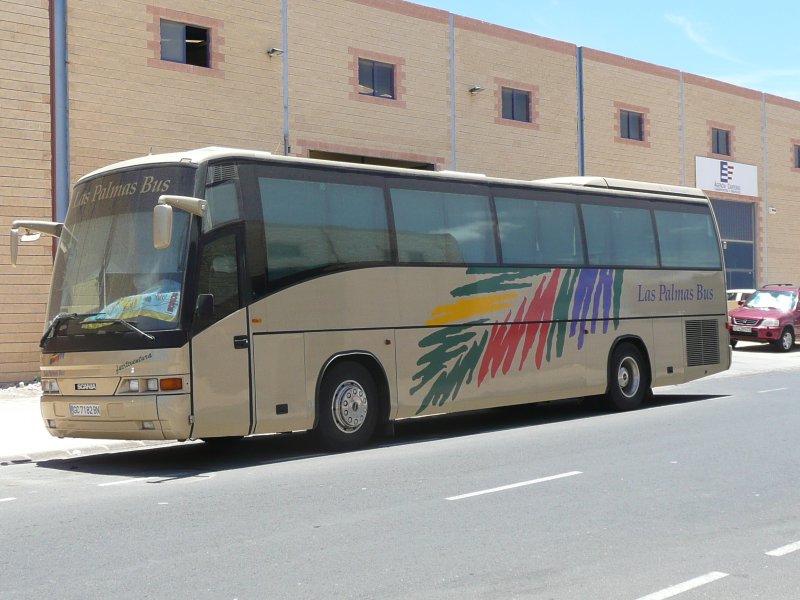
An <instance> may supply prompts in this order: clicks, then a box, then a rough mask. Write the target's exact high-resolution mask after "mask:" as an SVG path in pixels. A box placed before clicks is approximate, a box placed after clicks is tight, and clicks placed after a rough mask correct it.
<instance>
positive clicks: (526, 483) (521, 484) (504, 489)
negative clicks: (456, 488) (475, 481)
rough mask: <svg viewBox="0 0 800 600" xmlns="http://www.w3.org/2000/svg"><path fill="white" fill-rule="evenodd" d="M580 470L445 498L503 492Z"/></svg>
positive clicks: (569, 474) (460, 497) (562, 476)
mask: <svg viewBox="0 0 800 600" xmlns="http://www.w3.org/2000/svg"><path fill="white" fill-rule="evenodd" d="M581 473H582V471H570V472H569V473H561V474H560V475H551V476H550V477H541V478H539V479H531V480H530V481H521V482H520V483H512V484H511V485H502V486H500V487H496V488H492V489H490V490H481V491H479V492H470V493H469V494H461V495H460V496H450V497H449V498H445V500H463V499H464V498H472V497H473V496H483V495H484V494H493V493H494V492H504V491H506V490H512V489H514V488H518V487H522V486H525V485H533V484H534V483H543V482H545V481H553V480H554V479H563V478H564V477H572V476H573V475H580V474H581Z"/></svg>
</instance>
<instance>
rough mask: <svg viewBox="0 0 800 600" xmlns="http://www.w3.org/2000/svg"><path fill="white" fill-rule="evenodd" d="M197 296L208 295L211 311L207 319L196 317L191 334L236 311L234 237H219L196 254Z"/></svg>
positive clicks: (236, 265) (236, 289)
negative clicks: (211, 306)
mask: <svg viewBox="0 0 800 600" xmlns="http://www.w3.org/2000/svg"><path fill="white" fill-rule="evenodd" d="M197 294H198V297H200V295H202V294H208V295H210V296H211V298H212V300H213V307H214V309H213V313H212V314H211V315H203V316H199V317H198V318H197V319H196V321H195V323H194V331H195V333H196V332H198V331H201V330H202V329H205V328H206V327H208V326H209V325H211V324H213V323H216V322H217V321H219V320H220V319H223V318H224V317H227V316H228V315H229V314H231V313H233V312H234V311H236V310H238V309H239V308H240V305H241V304H240V294H239V267H238V263H237V259H236V234H235V233H231V234H227V235H223V236H220V237H218V238H216V239H214V240H212V241H209V242H207V243H206V244H205V245H204V246H203V249H202V251H201V254H200V266H199V273H198V285H197Z"/></svg>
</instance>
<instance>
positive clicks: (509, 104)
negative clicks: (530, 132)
mask: <svg viewBox="0 0 800 600" xmlns="http://www.w3.org/2000/svg"><path fill="white" fill-rule="evenodd" d="M502 96H503V118H504V119H510V120H512V121H522V122H523V123H530V122H531V93H530V92H526V91H524V90H515V89H513V88H507V87H504V88H503V90H502Z"/></svg>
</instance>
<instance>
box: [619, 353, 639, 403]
mask: <svg viewBox="0 0 800 600" xmlns="http://www.w3.org/2000/svg"><path fill="white" fill-rule="evenodd" d="M640 382H641V374H640V373H639V365H638V364H637V363H636V361H635V360H634V359H632V358H631V357H630V356H626V357H625V358H623V359H622V362H620V363H619V370H618V371H617V385H619V391H620V392H622V395H623V396H625V397H626V398H633V397H634V396H635V395H636V392H638V391H639V384H640Z"/></svg>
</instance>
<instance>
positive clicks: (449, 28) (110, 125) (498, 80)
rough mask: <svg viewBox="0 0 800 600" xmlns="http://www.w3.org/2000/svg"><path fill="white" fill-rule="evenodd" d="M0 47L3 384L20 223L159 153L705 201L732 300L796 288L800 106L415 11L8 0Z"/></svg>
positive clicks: (39, 271) (36, 311)
mask: <svg viewBox="0 0 800 600" xmlns="http://www.w3.org/2000/svg"><path fill="white" fill-rule="evenodd" d="M59 9H60V10H59ZM175 31H178V32H179V33H180V32H183V33H182V34H183V38H180V37H178V38H177V39H178V43H177V45H176V41H175V40H176V38H175V37H174V32H175ZM0 32H2V35H0V102H1V104H0V106H2V111H0V382H7V381H19V380H22V379H30V378H33V377H35V375H36V370H37V365H38V356H37V350H38V338H39V336H40V335H41V332H42V328H43V323H44V318H45V305H46V302H47V289H48V283H49V275H50V267H51V264H52V259H51V257H52V242H51V241H49V240H41V241H40V242H37V243H36V244H35V245H33V246H26V247H25V250H24V253H22V256H21V258H20V264H19V266H18V267H17V268H16V269H12V268H11V267H10V266H9V256H8V255H9V252H8V248H9V243H8V237H9V234H8V229H9V225H10V223H11V221H12V220H13V219H14V218H22V217H26V218H43V219H50V218H56V217H57V216H60V215H63V211H64V210H65V208H66V206H67V203H68V200H67V193H66V190H67V189H68V186H69V185H71V184H72V183H74V181H75V180H76V179H77V178H79V177H80V176H82V175H84V174H85V173H87V172H89V171H91V170H93V169H95V168H97V167H100V166H102V165H105V164H108V163H111V162H114V161H117V160H120V159H125V158H130V157H133V156H137V155H142V154H147V153H150V152H153V153H157V152H163V151H171V150H180V149H186V148H192V147H199V146H207V145H229V146H238V147H252V148H258V149H264V150H268V151H270V152H273V153H276V154H284V153H286V154H292V155H297V156H312V157H318V158H337V159H346V160H355V161H362V162H371V163H378V164H395V165H400V166H408V167H417V168H429V169H431V168H432V169H455V170H462V171H472V172H481V173H486V174H488V175H494V176H503V177H514V178H521V179H536V178H542V177H553V176H562V175H574V174H578V173H583V174H587V175H607V176H611V177H623V178H634V179H643V180H651V181H656V182H663V183H669V184H685V185H698V186H701V187H704V188H705V189H707V191H708V192H709V195H710V196H711V197H712V198H713V199H714V201H715V206H716V207H717V210H718V216H719V220H720V225H721V229H722V234H723V238H725V239H726V245H727V250H726V261H727V262H728V266H729V267H730V269H729V270H730V273H729V285H730V287H749V286H750V285H754V284H760V283H765V282H767V281H776V280H780V281H800V268H798V267H796V266H795V262H794V261H793V260H792V258H793V252H792V251H791V250H792V248H791V246H792V245H793V238H792V236H791V233H792V231H791V229H792V227H793V223H794V222H796V221H797V220H798V218H800V207H799V205H798V203H796V202H795V201H794V197H793V189H794V188H795V187H796V185H797V183H798V182H800V162H798V161H800V154H798V147H800V102H796V101H793V100H788V99H785V98H778V97H775V96H771V95H769V94H763V93H762V92H760V91H756V90H749V89H744V88H739V87H735V86H732V85H728V84H725V83H722V82H719V81H714V80H710V79H706V78H703V77H699V76H696V75H692V74H689V73H684V72H682V71H678V70H674V69H668V68H666V67H661V66H658V65H652V64H648V63H643V62H640V61H636V60H633V59H629V58H626V57H622V56H617V55H612V54H608V53H606V52H603V51H601V50H597V49H589V48H579V47H577V46H575V45H573V44H571V43H569V41H557V40H552V39H548V38H543V37H540V36H536V35H532V34H528V33H524V32H520V31H516V30H512V29H508V28H504V27H500V26H496V25H492V24H490V23H485V22H482V21H476V20H474V19H469V18H466V17H462V16H459V15H453V14H450V13H447V12H443V11H440V10H435V9H431V8H427V7H423V6H420V5H417V4H412V3H409V2H403V1H401V0H260V1H258V2H253V1H251V0H232V1H231V2H225V3H220V2H213V1H211V0H170V1H168V2H167V1H164V2H158V1H157V0H107V1H106V2H102V3H98V2H96V1H93V0H5V2H3V3H2V4H0ZM170 32H172V33H170ZM60 39H63V42H60V41H59V40H60ZM195 43H197V44H198V47H203V48H205V51H204V54H202V56H200V55H198V54H197V51H196V50H197V49H196V48H195V47H193V45H192V44H195ZM270 49H272V51H271V52H268V51H270ZM176 51H177V54H170V52H176ZM181 52H182V53H183V54H181ZM198 56H200V58H198ZM365 68H366V69H368V70H369V69H371V71H368V72H369V73H372V74H373V75H374V76H375V80H374V81H375V85H376V87H375V88H374V89H372V88H369V86H367V87H368V89H367V90H366V93H365V88H364V81H365V80H364V77H365V75H364V72H362V69H365ZM381 69H388V72H389V73H390V78H389V79H388V80H386V81H383V80H380V73H384V72H386V71H382V70H381ZM381 82H382V83H381ZM387 82H388V83H387ZM379 85H383V86H384V87H385V86H388V88H386V89H383V88H381V89H382V90H383V91H381V90H379V89H378V88H379ZM59 86H63V96H59V94H58V93H56V90H58V89H62V88H60V87H59ZM715 177H716V179H715Z"/></svg>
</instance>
